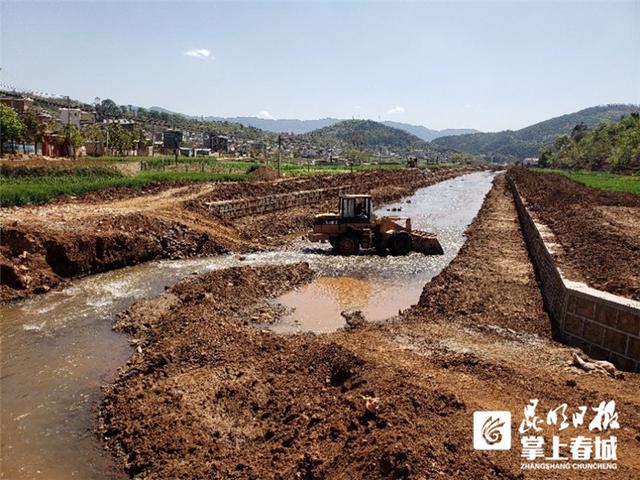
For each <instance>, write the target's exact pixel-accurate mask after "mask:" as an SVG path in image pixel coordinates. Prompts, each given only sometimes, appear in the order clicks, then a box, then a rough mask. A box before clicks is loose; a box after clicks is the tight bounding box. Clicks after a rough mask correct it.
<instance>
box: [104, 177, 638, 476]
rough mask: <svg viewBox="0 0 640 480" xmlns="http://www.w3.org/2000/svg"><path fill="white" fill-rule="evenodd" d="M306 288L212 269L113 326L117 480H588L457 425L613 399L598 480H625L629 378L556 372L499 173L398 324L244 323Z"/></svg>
mask: <svg viewBox="0 0 640 480" xmlns="http://www.w3.org/2000/svg"><path fill="white" fill-rule="evenodd" d="M311 277H312V272H311V271H310V270H309V268H308V266H306V265H305V264H298V265H292V266H280V267H262V268H249V267H244V268H239V269H230V270H225V271H218V272H212V273H209V274H206V275H203V276H200V277H195V278H190V279H189V280H187V281H185V282H183V283H182V284H179V285H177V286H175V287H174V288H172V289H170V290H169V291H167V292H166V293H165V295H163V296H162V297H160V298H158V299H154V300H148V301H145V302H142V303H139V304H137V305H135V306H134V307H132V308H131V309H130V310H129V311H127V312H126V313H125V314H124V315H122V317H121V318H120V320H119V321H118V324H117V326H118V328H120V329H121V330H123V331H126V332H128V333H129V334H130V335H131V336H132V341H133V342H134V343H135V344H136V345H137V347H139V348H138V349H137V351H136V353H134V355H133V356H132V358H131V359H130V361H129V363H128V364H127V365H126V366H125V367H124V368H123V369H122V370H121V371H120V372H119V376H118V378H117V380H116V381H115V383H114V384H112V385H110V386H108V387H107V388H106V389H105V399H104V402H103V404H102V407H101V421H100V432H101V435H102V436H103V437H104V439H105V441H106V444H107V445H108V447H109V448H110V449H111V450H112V452H113V453H114V455H115V456H116V458H117V459H118V460H119V461H120V462H121V465H122V466H123V468H124V469H125V470H126V471H127V472H128V473H129V474H130V475H131V476H136V478H225V479H233V478H237V479H268V478H282V479H290V478H304V479H320V478H335V479H338V478H340V479H343V478H344V479H346V478H367V479H368V478H416V479H426V478H474V479H477V478H541V479H542V478H594V477H597V476H598V475H599V474H598V473H594V472H588V471H587V472H584V471H578V470H568V471H538V472H535V471H527V470H521V469H520V464H521V459H520V448H519V438H518V435H517V434H515V438H514V445H513V448H512V449H511V450H510V451H494V452H482V451H476V450H474V449H473V447H472V443H471V438H472V437H471V431H472V414H473V412H474V411H475V410H509V411H511V412H512V415H513V421H514V423H515V424H516V425H518V424H519V422H520V420H521V419H522V412H523V407H524V406H525V405H526V404H528V403H529V401H530V399H538V400H540V404H539V406H538V409H539V415H541V416H544V415H545V412H547V411H548V410H549V409H551V408H555V407H557V406H558V405H560V404H562V403H567V404H568V405H569V408H570V409H571V410H572V411H573V410H574V409H576V408H577V407H578V406H581V405H587V406H590V407H595V406H597V405H598V403H599V402H600V401H603V400H615V402H616V407H617V411H618V412H619V422H620V426H621V428H620V429H619V430H615V431H614V432H613V433H615V434H616V435H617V436H618V445H619V446H618V469H617V470H615V471H610V472H607V474H606V475H607V478H616V479H618V478H619V479H635V478H637V477H638V472H639V471H640V396H639V395H638V394H639V392H640V375H638V374H631V373H624V374H619V375H617V376H616V377H614V376H609V375H606V374H596V373H589V374H588V373H585V372H584V371H582V370H578V369H576V368H575V367H570V366H569V363H570V361H571V357H572V352H573V349H571V348H568V347H565V346H563V345H560V344H558V343H556V342H554V341H553V340H552V339H551V338H550V328H549V319H548V318H547V316H546V314H545V312H544V310H543V303H542V298H541V295H540V291H539V289H538V287H537V284H536V280H535V277H534V273H533V270H532V267H531V264H530V262H529V259H528V256H527V251H526V249H525V245H524V242H523V239H522V235H521V233H520V229H519V225H518V222H517V217H516V212H515V208H514V204H513V199H512V198H511V196H510V193H509V191H508V189H507V188H506V182H505V179H504V178H503V177H502V176H500V177H498V178H497V180H496V182H495V186H494V188H493V189H492V191H491V192H490V193H489V195H488V196H487V199H486V201H485V204H484V206H483V208H482V210H481V212H480V213H479V215H478V217H477V218H476V220H475V221H474V223H473V224H472V226H471V227H470V228H469V230H468V241H467V243H466V244H465V245H464V247H463V248H462V250H461V252H460V254H459V255H458V257H456V259H455V260H454V261H453V262H452V263H451V264H450V265H449V267H448V268H447V269H445V270H444V271H443V272H442V273H441V274H440V275H439V276H438V277H436V278H435V279H434V280H433V281H432V282H430V283H429V284H427V285H426V286H425V288H424V292H423V295H422V298H421V300H420V302H419V304H418V305H417V306H415V307H413V308H411V309H409V310H407V311H406V312H404V313H403V314H402V315H401V316H400V317H399V318H395V319H392V320H390V321H388V322H386V323H382V324H366V323H365V324H362V325H357V326H355V327H354V328H351V329H348V330H340V331H338V332H335V333H332V334H325V335H310V334H308V335H297V336H286V337H284V336H276V335H274V334H272V333H269V332H268V331H263V330H260V329H258V328H256V327H254V326H252V325H250V324H248V323H249V322H248V321H247V319H248V318H251V317H250V315H251V313H250V312H251V311H252V309H253V308H254V307H255V305H256V304H258V303H259V304H262V303H263V302H264V299H265V298H274V297H276V296H278V295H280V294H282V293H283V292H285V291H287V290H290V289H291V288H294V287H295V286H297V285H301V284H303V283H305V282H308V281H309V280H310V279H311ZM547 428H550V427H547ZM576 431H577V432H580V433H584V434H587V433H589V432H587V431H586V429H585V428H583V427H580V428H578V429H577V430H576ZM514 432H515V429H514ZM552 433H553V431H552V430H548V429H545V431H544V436H545V438H546V439H547V441H549V437H550V435H551V434H552ZM608 433H611V432H608ZM575 434H576V433H572V435H575ZM565 439H566V438H565Z"/></svg>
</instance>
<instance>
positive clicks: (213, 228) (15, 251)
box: [0, 167, 474, 301]
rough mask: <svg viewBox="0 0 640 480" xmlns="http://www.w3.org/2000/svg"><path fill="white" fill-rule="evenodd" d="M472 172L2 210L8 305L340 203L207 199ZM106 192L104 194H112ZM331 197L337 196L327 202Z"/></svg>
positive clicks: (433, 179)
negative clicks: (236, 205)
mask: <svg viewBox="0 0 640 480" xmlns="http://www.w3.org/2000/svg"><path fill="white" fill-rule="evenodd" d="M472 170H474V169H473V168H471V167H469V168H466V167H463V168H459V169H443V170H436V171H434V172H425V171H423V170H400V171H388V170H387V171H384V170H381V171H374V172H366V173H358V174H345V175H336V176H322V177H320V176H317V177H308V178H294V179H283V180H276V181H270V182H238V183H217V184H199V185H189V186H184V187H175V188H170V189H161V190H159V191H156V190H151V192H152V193H150V194H146V195H138V196H130V197H124V198H122V197H121V195H119V194H118V195H115V198H116V199H115V200H111V199H108V200H104V198H110V197H109V196H108V195H107V193H103V194H101V195H97V194H96V195H88V196H86V198H84V199H81V200H79V201H74V202H67V203H57V204H52V205H46V206H40V207H20V208H5V209H0V226H1V228H2V244H1V245H0V269H1V277H2V285H1V289H0V298H1V300H2V301H9V300H14V299H17V298H23V297H26V296H28V295H31V294H33V293H41V292H46V291H48V290H49V289H51V288H53V287H55V286H57V285H59V284H60V283H61V282H63V281H64V280H65V279H68V278H72V277H75V276H79V275H86V274H91V273H97V272H102V271H107V270H110V269H114V268H120V267H124V266H127V265H133V264H136V263H140V262H144V261H148V260H152V259H158V258H182V257H187V256H195V255H212V254H218V253H223V252H229V251H234V252H246V251H255V250H260V249H263V248H268V247H269V246H270V245H274V244H282V243H283V240H285V239H287V238H289V236H291V235H296V234H299V233H300V232H301V231H303V230H305V229H306V228H307V227H308V225H309V222H310V219H311V215H312V214H313V213H315V212H317V211H319V210H320V209H323V208H328V206H329V205H331V206H333V205H334V204H335V198H333V197H335V193H332V194H331V195H327V198H326V199H325V200H323V202H321V204H318V205H309V206H308V207H299V208H295V209H290V210H288V211H286V212H284V213H282V212H275V213H270V214H264V215H256V216H251V217H246V218H244V219H239V220H237V221H234V222H230V221H225V220H222V219H220V218H218V217H216V216H214V215H212V214H211V213H210V212H209V210H208V209H207V207H206V205H207V203H209V202H215V201H220V200H232V199H240V198H255V197H260V196H268V195H275V194H282V193H292V192H298V191H304V190H312V189H320V188H327V187H334V186H338V185H354V188H357V189H359V190H360V191H368V192H371V193H372V194H373V195H374V198H375V199H376V200H377V201H378V202H380V201H386V200H391V199H396V198H400V197H401V196H403V195H406V194H409V193H411V192H412V191H414V190H415V189H417V188H419V187H423V186H427V185H431V184H434V183H437V182H439V181H442V180H446V179H448V178H452V177H454V176H457V175H461V174H463V173H468V172H469V171H472ZM105 196H106V197H105ZM329 197H331V198H329Z"/></svg>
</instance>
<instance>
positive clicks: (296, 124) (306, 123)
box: [205, 117, 340, 134]
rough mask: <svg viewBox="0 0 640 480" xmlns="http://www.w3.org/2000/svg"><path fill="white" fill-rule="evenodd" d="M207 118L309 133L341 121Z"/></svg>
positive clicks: (335, 119)
mask: <svg viewBox="0 0 640 480" xmlns="http://www.w3.org/2000/svg"><path fill="white" fill-rule="evenodd" d="M205 120H214V121H218V122H220V121H227V122H234V123H239V124H241V125H244V126H246V127H255V128H259V129H261V130H266V131H268V132H273V133H295V134H301V133H307V132H311V131H313V130H317V129H319V128H323V127H328V126H330V125H334V124H336V123H338V122H340V120H339V119H337V118H321V119H318V120H297V119H294V118H291V119H286V118H282V119H278V120H275V119H271V118H258V117H205Z"/></svg>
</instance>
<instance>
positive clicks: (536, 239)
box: [508, 178, 640, 372]
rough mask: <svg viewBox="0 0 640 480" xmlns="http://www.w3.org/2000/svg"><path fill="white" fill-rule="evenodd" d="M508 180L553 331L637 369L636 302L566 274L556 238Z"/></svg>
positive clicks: (639, 327) (639, 322) (639, 328)
mask: <svg viewBox="0 0 640 480" xmlns="http://www.w3.org/2000/svg"><path fill="white" fill-rule="evenodd" d="M508 182H509V187H510V188H511V191H512V193H513V198H514V201H515V204H516V209H517V211H518V217H519V220H520V225H521V227H522V231H523V234H524V238H525V242H526V244H527V248H528V250H529V255H530V256H531V259H532V261H533V265H534V268H535V270H536V274H537V275H538V279H539V281H540V283H541V286H542V294H543V297H544V300H545V305H546V308H547V312H548V313H549V315H550V317H551V320H552V322H553V331H554V335H555V336H556V337H557V338H558V339H559V340H560V341H562V342H564V343H566V344H568V345H572V346H577V347H579V348H581V349H582V350H583V351H584V352H585V353H587V354H588V355H590V356H591V357H593V358H598V359H603V360H609V361H611V362H612V363H613V364H615V365H616V366H617V367H618V368H620V369H622V370H628V371H635V372H640V302H637V301H635V300H631V299H628V298H625V297H621V296H618V295H613V294H611V293H607V292H603V291H601V290H596V289H594V288H591V287H589V286H587V285H585V284H584V283H581V282H575V281H572V280H568V279H567V278H565V277H564V275H563V274H562V272H561V270H560V269H559V268H558V266H557V265H556V263H555V259H554V257H553V252H558V250H559V249H560V246H559V245H558V243H557V242H556V241H555V236H554V235H553V233H552V232H551V231H550V230H549V229H548V228H547V227H546V226H544V225H542V224H540V223H539V222H536V221H535V220H534V218H533V216H532V215H531V213H530V212H529V209H528V208H527V207H526V205H525V202H524V201H523V199H522V197H521V196H520V192H519V191H518V188H517V186H516V185H515V182H514V181H513V179H511V178H509V179H508Z"/></svg>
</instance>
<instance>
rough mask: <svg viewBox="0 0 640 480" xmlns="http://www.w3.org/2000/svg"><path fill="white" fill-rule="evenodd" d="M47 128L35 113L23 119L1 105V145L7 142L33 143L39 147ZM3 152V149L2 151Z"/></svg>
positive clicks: (26, 115) (28, 114)
mask: <svg viewBox="0 0 640 480" xmlns="http://www.w3.org/2000/svg"><path fill="white" fill-rule="evenodd" d="M45 130H46V126H45V125H43V124H42V122H40V120H39V119H38V117H37V116H36V114H35V113H33V112H28V113H27V114H25V115H24V116H23V117H22V118H21V117H19V116H18V114H17V113H16V112H15V110H13V109H12V108H10V107H8V106H7V105H2V104H0V145H4V144H5V143H6V142H11V144H12V145H15V144H16V143H18V144H22V143H33V144H35V145H37V144H38V143H40V142H42V141H43V139H44V133H45ZM0 150H2V149H0Z"/></svg>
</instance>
